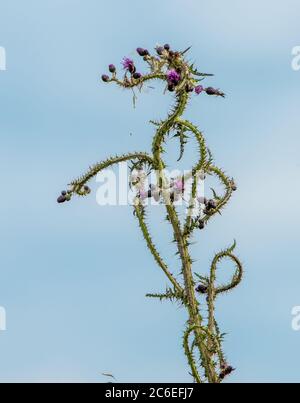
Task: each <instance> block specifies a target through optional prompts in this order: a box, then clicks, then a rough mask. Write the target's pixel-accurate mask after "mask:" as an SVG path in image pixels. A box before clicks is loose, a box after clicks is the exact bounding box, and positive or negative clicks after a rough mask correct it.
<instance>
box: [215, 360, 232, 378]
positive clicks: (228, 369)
mask: <svg viewBox="0 0 300 403" xmlns="http://www.w3.org/2000/svg"><path fill="white" fill-rule="evenodd" d="M233 371H234V368H233V367H232V366H231V365H227V364H226V363H224V364H222V365H221V373H220V375H219V377H220V379H221V380H223V379H224V378H225V376H227V375H230V374H231V373H232V372H233Z"/></svg>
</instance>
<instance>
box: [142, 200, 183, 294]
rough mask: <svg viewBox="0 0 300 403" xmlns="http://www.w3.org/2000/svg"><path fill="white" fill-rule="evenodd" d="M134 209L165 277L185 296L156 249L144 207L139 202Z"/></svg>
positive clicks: (148, 244)
mask: <svg viewBox="0 0 300 403" xmlns="http://www.w3.org/2000/svg"><path fill="white" fill-rule="evenodd" d="M134 209H135V212H136V216H137V218H138V221H139V225H140V228H141V231H142V233H143V236H144V238H145V240H146V242H147V246H148V248H149V250H150V252H151V253H152V255H153V257H154V259H155V261H156V262H157V264H158V265H159V266H160V268H161V269H162V270H163V272H164V273H165V275H166V276H167V277H168V279H169V280H170V282H171V283H172V285H173V287H174V289H175V290H176V291H177V292H178V293H180V294H181V295H182V296H183V294H184V290H183V289H182V287H181V286H180V284H179V283H178V282H177V281H176V279H175V278H174V277H173V275H172V274H171V273H170V272H169V269H168V266H167V265H166V264H165V262H164V261H163V259H162V258H161V256H160V254H159V253H158V252H157V250H156V247H155V245H154V243H153V241H152V238H151V235H150V233H149V230H148V227H147V224H146V223H145V219H144V214H143V210H142V206H141V204H140V202H138V204H135V206H134Z"/></svg>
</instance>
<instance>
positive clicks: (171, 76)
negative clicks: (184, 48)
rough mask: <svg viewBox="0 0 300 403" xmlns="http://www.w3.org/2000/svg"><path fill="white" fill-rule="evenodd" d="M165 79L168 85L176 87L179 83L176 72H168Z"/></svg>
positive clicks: (178, 76)
mask: <svg viewBox="0 0 300 403" xmlns="http://www.w3.org/2000/svg"><path fill="white" fill-rule="evenodd" d="M167 78H168V81H169V83H171V84H174V85H177V84H178V83H179V81H180V74H179V73H177V71H176V70H169V71H168V72H167Z"/></svg>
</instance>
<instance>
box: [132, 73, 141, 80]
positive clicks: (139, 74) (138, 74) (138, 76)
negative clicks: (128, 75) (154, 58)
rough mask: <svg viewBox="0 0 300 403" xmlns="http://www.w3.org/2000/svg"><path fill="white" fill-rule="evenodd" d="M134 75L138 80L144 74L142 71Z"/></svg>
mask: <svg viewBox="0 0 300 403" xmlns="http://www.w3.org/2000/svg"><path fill="white" fill-rule="evenodd" d="M132 77H133V78H135V79H136V80H138V79H139V78H141V77H142V75H141V73H134V74H133V75H132Z"/></svg>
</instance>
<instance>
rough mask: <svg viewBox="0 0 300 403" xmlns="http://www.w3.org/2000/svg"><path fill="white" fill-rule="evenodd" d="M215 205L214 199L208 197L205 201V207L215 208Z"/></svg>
mask: <svg viewBox="0 0 300 403" xmlns="http://www.w3.org/2000/svg"><path fill="white" fill-rule="evenodd" d="M216 207H217V203H216V202H215V200H214V199H210V200H208V202H207V208H208V209H211V208H216Z"/></svg>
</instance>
